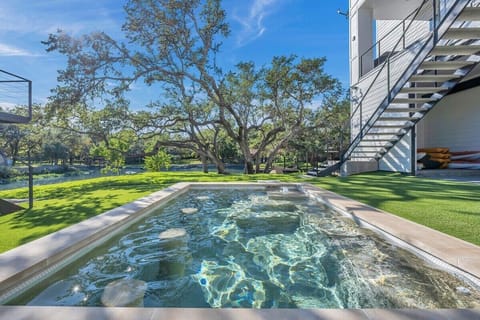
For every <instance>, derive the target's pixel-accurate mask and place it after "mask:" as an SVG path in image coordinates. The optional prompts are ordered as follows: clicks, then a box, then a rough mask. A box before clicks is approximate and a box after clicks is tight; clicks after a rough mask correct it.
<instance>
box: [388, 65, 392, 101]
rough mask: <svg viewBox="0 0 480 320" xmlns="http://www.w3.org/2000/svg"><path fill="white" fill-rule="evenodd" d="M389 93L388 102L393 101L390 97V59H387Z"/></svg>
mask: <svg viewBox="0 0 480 320" xmlns="http://www.w3.org/2000/svg"><path fill="white" fill-rule="evenodd" d="M387 92H388V95H387V97H388V102H390V101H391V95H390V57H389V58H388V59H387Z"/></svg>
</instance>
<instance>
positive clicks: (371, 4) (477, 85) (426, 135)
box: [341, 0, 480, 174]
mask: <svg viewBox="0 0 480 320" xmlns="http://www.w3.org/2000/svg"><path fill="white" fill-rule="evenodd" d="M349 20H350V85H351V98H352V104H351V131H352V143H351V145H350V147H349V149H348V150H347V151H346V153H345V156H344V158H343V161H342V170H341V171H342V173H343V174H352V173H357V172H363V171H375V170H387V171H396V172H405V173H412V174H415V172H416V158H417V149H418V148H438V147H442V148H448V149H449V150H451V151H454V152H459V151H471V150H480V67H479V66H478V65H479V61H480V1H471V0H350V8H349Z"/></svg>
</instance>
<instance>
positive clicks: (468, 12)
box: [457, 7, 480, 21]
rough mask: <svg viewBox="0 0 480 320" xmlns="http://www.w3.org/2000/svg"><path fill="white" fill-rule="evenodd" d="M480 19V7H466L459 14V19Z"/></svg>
mask: <svg viewBox="0 0 480 320" xmlns="http://www.w3.org/2000/svg"><path fill="white" fill-rule="evenodd" d="M479 20H480V8H479V7H466V8H465V9H463V11H462V12H461V13H460V14H459V15H458V18H457V21H479Z"/></svg>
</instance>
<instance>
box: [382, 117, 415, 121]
mask: <svg viewBox="0 0 480 320" xmlns="http://www.w3.org/2000/svg"><path fill="white" fill-rule="evenodd" d="M416 119H417V118H415V117H380V118H378V121H411V120H416Z"/></svg>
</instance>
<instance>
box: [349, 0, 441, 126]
mask: <svg viewBox="0 0 480 320" xmlns="http://www.w3.org/2000/svg"><path fill="white" fill-rule="evenodd" d="M430 1H431V0H424V1H423V2H422V4H421V5H420V7H418V8H417V9H416V11H415V15H414V17H413V18H412V20H411V21H410V23H409V25H408V27H407V29H405V32H404V33H403V34H402V36H401V37H400V39H399V41H398V42H397V43H396V44H395V47H394V48H393V50H392V51H391V52H390V54H389V55H388V57H387V59H385V62H383V63H382V66H381V67H380V68H379V69H378V71H377V74H376V75H375V77H374V78H373V80H372V82H371V83H370V86H369V87H368V89H367V90H366V92H365V93H363V96H362V97H361V98H360V101H358V103H357V107H356V108H355V109H354V110H353V112H352V114H351V115H350V121H351V120H352V119H353V116H354V115H355V114H356V113H357V111H358V109H359V108H360V106H361V105H362V102H363V100H364V99H365V97H366V96H367V94H368V93H369V92H370V89H371V88H372V87H373V85H374V84H375V82H376V81H377V79H378V77H379V76H380V74H381V73H382V71H383V69H384V68H385V66H386V65H387V62H388V61H389V60H390V58H391V57H392V56H393V55H394V52H395V49H397V47H398V45H399V43H400V42H401V40H402V39H403V38H404V37H405V33H406V32H407V31H408V29H409V28H410V27H411V25H412V23H413V21H415V18H416V17H418V14H419V13H420V12H421V10H422V9H423V7H424V6H425V4H427V3H428V2H430ZM434 1H435V0H434ZM389 91H390V90H389Z"/></svg>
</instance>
